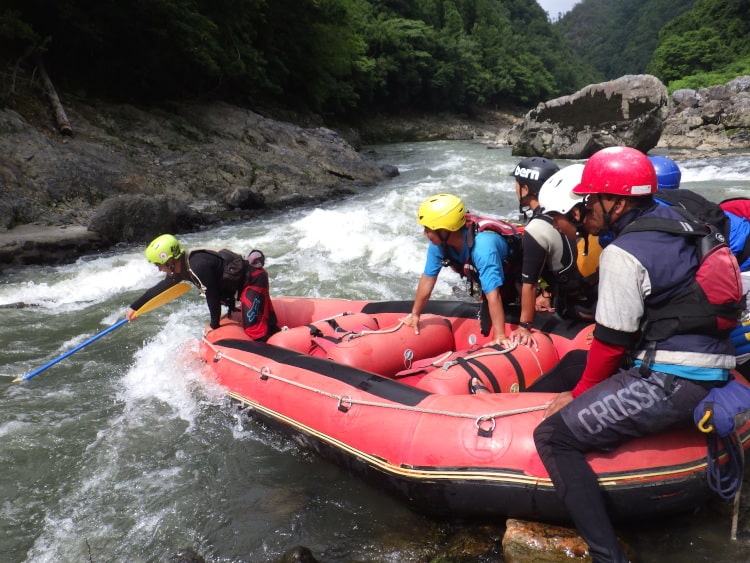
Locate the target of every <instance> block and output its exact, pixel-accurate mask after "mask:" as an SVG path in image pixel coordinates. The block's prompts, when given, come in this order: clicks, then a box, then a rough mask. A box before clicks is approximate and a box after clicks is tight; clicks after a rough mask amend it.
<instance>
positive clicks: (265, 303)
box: [240, 268, 279, 342]
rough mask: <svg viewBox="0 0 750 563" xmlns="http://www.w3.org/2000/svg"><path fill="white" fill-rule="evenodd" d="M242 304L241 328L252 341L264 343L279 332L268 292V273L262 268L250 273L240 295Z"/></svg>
mask: <svg viewBox="0 0 750 563" xmlns="http://www.w3.org/2000/svg"><path fill="white" fill-rule="evenodd" d="M240 302H241V303H242V328H243V329H245V334H247V335H248V336H249V337H250V338H252V339H253V340H260V341H261V342H265V341H266V340H267V339H268V337H269V336H271V335H272V334H274V333H276V332H278V331H279V326H278V321H277V320H276V312H275V311H274V310H273V303H272V302H271V296H270V294H269V291H268V273H267V272H266V271H265V270H264V269H263V268H257V269H253V270H251V271H250V273H249V274H248V281H247V285H245V288H244V289H243V290H242V293H241V295H240Z"/></svg>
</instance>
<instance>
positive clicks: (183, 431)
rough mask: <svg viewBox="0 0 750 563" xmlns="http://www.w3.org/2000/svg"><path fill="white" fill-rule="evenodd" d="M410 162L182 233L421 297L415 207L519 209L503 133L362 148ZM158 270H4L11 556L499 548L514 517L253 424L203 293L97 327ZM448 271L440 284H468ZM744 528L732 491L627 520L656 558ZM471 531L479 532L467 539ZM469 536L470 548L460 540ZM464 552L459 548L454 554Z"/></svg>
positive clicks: (425, 555)
mask: <svg viewBox="0 0 750 563" xmlns="http://www.w3.org/2000/svg"><path fill="white" fill-rule="evenodd" d="M365 151H366V152H367V153H368V154H369V155H370V156H372V157H373V158H375V159H377V160H379V161H381V162H383V163H387V164H392V165H395V166H397V167H398V168H399V170H400V172H401V174H400V175H399V176H398V177H396V178H394V179H393V180H391V181H389V182H387V183H384V184H382V185H379V186H376V187H374V188H368V189H366V190H363V191H361V192H359V193H357V194H355V195H352V196H349V197H347V198H346V199H342V200H339V201H335V202H329V203H325V204H321V205H318V206H315V207H306V208H300V209H295V210H291V211H286V212H284V213H280V214H274V215H272V216H268V217H264V218H258V219H254V220H253V221H250V222H247V223H245V224H234V225H229V226H223V227H220V228H216V229H211V230H206V231H202V232H200V233H195V234H190V235H183V236H180V239H181V241H182V243H183V246H185V247H187V248H199V247H227V248H230V249H233V250H236V251H238V252H242V253H243V254H247V252H249V251H250V250H251V249H253V248H258V249H261V250H263V251H264V252H265V254H266V256H267V262H266V267H267V269H268V271H269V274H270V278H271V290H272V295H305V296H321V297H344V298H355V299H370V300H380V299H411V298H413V296H414V291H415V288H416V283H417V280H418V278H419V275H420V273H421V269H422V266H423V263H424V255H425V251H426V245H427V240H426V239H425V238H424V236H423V235H422V231H421V227H419V225H418V224H417V223H416V219H415V216H416V210H417V208H418V206H419V204H420V203H421V202H422V201H423V200H424V199H425V198H427V197H428V196H430V195H433V194H436V193H445V192H448V193H454V194H456V195H459V196H460V197H462V198H463V200H464V202H465V204H466V206H467V208H468V209H469V210H470V211H473V212H477V213H482V214H492V215H497V216H500V217H505V218H509V219H513V220H517V219H518V210H517V204H516V202H515V193H514V189H513V185H514V184H513V179H512V177H511V176H510V174H511V172H512V170H513V168H514V166H515V164H516V163H517V162H518V161H519V160H520V159H519V158H516V157H513V156H512V155H511V154H510V150H509V149H507V148H503V149H493V150H490V149H488V148H486V147H485V146H484V145H481V144H478V143H473V142H459V141H450V142H448V141H446V142H431V143H411V144H409V143H405V144H394V145H386V146H375V147H367V148H366V149H365ZM679 164H680V166H681V168H682V172H683V176H682V182H683V183H682V186H683V187H687V188H691V189H695V190H696V191H699V192H700V193H703V194H704V195H707V196H708V197H710V198H711V199H713V200H715V201H718V200H720V199H723V198H726V197H735V196H741V195H750V158H748V157H745V156H739V155H732V154H727V155H724V156H719V157H712V158H705V159H698V158H696V159H688V160H681V161H679ZM158 279H159V273H158V272H157V271H156V268H154V267H153V266H151V265H149V264H148V263H147V262H146V260H145V258H144V256H143V248H141V247H137V248H136V247H132V248H123V249H120V250H118V251H116V252H112V253H108V254H101V255H95V256H87V257H84V258H82V259H80V260H78V261H77V262H76V263H74V264H70V265H64V266H54V267H52V266H49V267H25V268H21V269H16V270H11V271H6V272H4V273H3V277H2V278H0V305H3V304H6V305H7V304H12V303H23V304H25V305H26V306H25V307H23V308H2V309H0V318H1V319H2V321H0V336H1V337H2V342H3V346H2V349H0V366H1V367H0V396H1V397H2V409H0V444H1V447H0V554H2V555H0V560H2V561H8V562H21V561H27V562H29V563H39V562H81V561H93V562H97V563H99V562H110V561H111V562H120V561H133V562H141V561H143V562H150V561H167V560H169V558H170V557H171V555H172V554H174V553H176V552H178V551H180V550H182V549H185V548H191V549H193V550H195V551H196V552H197V553H199V554H201V555H202V556H203V557H205V559H206V561H210V562H251V561H252V562H256V561H258V562H260V561H274V560H277V559H278V558H279V557H280V556H281V555H282V554H284V553H285V552H287V551H288V550H289V549H291V548H293V547H295V546H299V545H302V546H306V547H307V548H309V549H310V550H311V551H312V553H313V555H314V556H315V557H316V558H317V559H318V560H320V561H325V562H344V561H378V562H380V561H393V562H396V561H398V562H401V561H429V560H430V559H431V558H433V557H434V556H435V555H436V554H442V553H445V552H448V551H450V550H451V549H453V548H455V546H456V545H463V543H467V544H468V545H475V544H478V545H483V546H484V547H486V546H487V545H488V544H489V545H490V546H493V545H494V548H493V549H492V550H491V551H490V555H487V553H486V552H485V554H484V555H481V552H482V551H483V550H478V551H479V553H480V554H473V555H472V551H471V549H469V548H466V549H465V550H464V552H465V555H464V556H463V558H461V559H460V561H464V562H473V561H476V562H479V561H489V560H493V561H498V560H502V557H501V554H502V547H501V545H500V540H501V538H502V533H503V528H504V521H502V520H500V521H492V522H479V523H456V522H450V523H449V522H440V521H434V520H432V519H430V518H428V517H427V516H424V515H420V514H415V513H413V512H411V511H410V510H409V509H408V508H407V507H406V506H404V505H403V504H401V503H400V502H398V501H396V500H394V499H391V498H390V497H388V496H386V495H385V494H383V493H381V492H380V491H378V490H377V489H375V488H373V487H371V486H370V485H368V484H367V483H364V482H362V481H360V480H359V479H357V478H355V477H354V476H352V475H350V474H349V473H347V472H346V471H345V470H344V469H342V468H339V467H338V466H335V465H333V464H331V463H329V462H328V461H325V460H322V459H320V458H318V457H317V456H316V455H315V454H312V453H310V452H308V451H305V450H302V449H301V448H300V447H298V445H297V444H296V443H294V442H293V441H291V440H288V439H286V438H284V437H282V436H280V435H278V434H276V433H274V432H272V431H270V430H268V429H266V428H265V427H263V426H261V425H259V424H257V423H255V422H253V421H249V420H247V419H246V418H244V417H243V416H241V414H239V413H238V412H237V410H236V408H235V407H234V406H233V405H232V404H231V403H230V402H229V401H228V400H227V399H226V398H225V396H224V394H223V393H222V390H221V389H220V388H218V387H217V386H215V385H212V384H210V383H208V382H207V379H206V377H205V372H204V371H203V370H204V368H203V367H202V366H201V364H200V362H199V361H198V360H197V356H196V352H197V347H198V339H199V338H200V336H201V334H202V330H203V326H204V324H205V322H206V321H207V319H208V312H207V309H206V306H205V302H204V301H202V300H201V298H200V297H199V295H198V293H197V291H191V292H190V293H188V294H186V295H184V296H182V297H180V298H179V299H178V300H176V301H173V302H171V303H169V304H167V305H165V306H163V307H162V308H160V309H158V310H156V311H152V312H150V313H148V314H145V315H144V316H143V317H141V318H140V319H138V320H137V321H135V322H133V323H130V324H127V325H125V326H123V327H122V328H119V329H118V330H116V331H113V332H112V333H110V334H108V335H106V336H104V337H102V338H101V339H99V340H97V341H96V342H94V343H92V344H90V345H88V346H86V347H85V348H84V349H82V350H80V351H79V352H77V353H75V354H73V355H71V356H70V357H68V358H66V359H65V360H63V361H61V362H60V363H58V364H56V365H54V366H52V367H50V368H48V369H46V370H44V371H42V372H41V373H40V374H39V375H37V376H36V377H34V378H33V379H30V380H29V381H27V382H24V383H13V382H12V381H13V378H16V377H20V376H23V375H24V374H26V373H29V372H31V371H32V370H34V369H36V368H38V367H40V366H42V365H44V364H45V363H47V362H49V361H50V360H52V359H54V358H56V357H58V356H60V355H61V354H63V353H65V352H66V351H68V350H70V349H72V348H74V347H75V346H77V345H79V344H81V343H82V342H84V341H86V339H88V338H90V337H92V336H93V335H95V334H97V333H98V332H100V331H102V330H104V329H106V328H107V327H109V326H110V325H112V324H114V323H116V322H117V321H119V320H120V319H122V318H123V314H124V312H125V309H126V308H127V306H128V304H129V303H130V302H132V301H133V300H134V299H135V298H136V297H137V296H138V295H140V294H141V292H142V291H143V290H144V289H145V288H147V287H150V286H151V285H153V284H154V283H156V281H158ZM457 283H458V277H457V276H456V275H455V274H453V273H452V272H448V271H445V272H444V273H443V274H441V276H440V278H439V282H438V284H437V286H436V289H435V292H434V294H433V299H440V298H444V299H448V298H452V296H453V287H454V286H455V285H456V284H457ZM746 496H747V495H746ZM742 504H743V508H742V512H741V515H740V526H739V534H738V536H739V537H738V540H737V541H736V542H730V541H729V531H730V519H731V506H730V505H728V504H726V503H723V502H719V501H717V502H716V503H711V504H710V505H709V506H707V507H702V508H700V509H699V510H697V511H696V513H695V514H691V515H685V516H680V517H676V518H674V519H671V520H670V521H668V522H659V523H658V524H654V523H650V524H648V525H642V526H634V527H629V528H624V529H623V530H622V534H623V536H624V537H625V538H626V539H628V540H629V541H630V542H631V544H632V545H633V546H634V547H635V549H636V551H637V552H638V554H639V556H640V557H641V560H642V561H660V562H662V561H706V562H709V561H710V562H722V561H726V562H730V561H732V562H734V561H747V560H750V501H743V503H742ZM467 537H468V538H471V539H473V540H475V541H474V542H472V541H468V542H466V541H465V540H466V538H467ZM462 542H463V543H462ZM454 560H458V559H454Z"/></svg>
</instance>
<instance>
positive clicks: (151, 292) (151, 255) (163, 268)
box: [125, 234, 244, 329]
mask: <svg viewBox="0 0 750 563" xmlns="http://www.w3.org/2000/svg"><path fill="white" fill-rule="evenodd" d="M146 259H147V260H148V261H149V262H151V263H152V264H155V265H156V267H157V268H158V269H159V271H160V272H164V273H165V274H166V277H165V278H164V279H163V280H162V281H160V282H159V283H157V284H156V285H154V286H153V287H151V288H149V289H147V290H146V291H145V292H144V293H143V295H141V296H140V297H139V298H138V299H136V300H135V301H134V302H133V303H132V304H131V305H130V307H128V310H127V311H126V312H125V318H126V319H128V321H132V320H133V319H134V318H137V317H134V316H135V312H136V311H137V310H138V309H140V308H141V306H142V305H143V304H144V303H146V302H147V301H148V300H149V299H151V298H153V297H156V296H157V295H159V294H160V293H162V292H164V291H166V290H167V289H169V288H170V287H172V286H174V285H177V284H178V283H180V282H183V281H189V282H190V283H192V284H193V285H195V287H197V288H198V290H199V291H200V292H201V295H202V296H204V297H205V298H206V305H208V311H209V314H210V316H211V319H210V326H211V328H212V329H216V328H219V324H220V319H221V305H222V301H224V303H225V304H226V305H227V306H228V307H229V308H230V309H233V308H234V305H235V303H234V297H233V296H232V297H230V296H229V295H228V293H229V292H228V291H226V288H225V287H224V285H225V284H224V267H225V260H224V258H222V256H221V254H219V253H218V252H214V251H213V250H204V249H197V250H194V251H192V252H189V253H186V252H185V251H184V250H183V249H182V246H181V245H180V243H179V241H178V240H177V239H176V238H175V237H174V235H168V234H166V235H160V236H158V237H156V238H155V239H154V240H153V241H151V243H150V244H149V245H148V246H147V247H146ZM243 285H244V284H243Z"/></svg>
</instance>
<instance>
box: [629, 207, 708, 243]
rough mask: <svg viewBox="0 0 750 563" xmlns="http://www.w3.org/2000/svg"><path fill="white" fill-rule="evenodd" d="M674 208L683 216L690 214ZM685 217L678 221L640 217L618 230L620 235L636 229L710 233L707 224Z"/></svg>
mask: <svg viewBox="0 0 750 563" xmlns="http://www.w3.org/2000/svg"><path fill="white" fill-rule="evenodd" d="M674 209H675V211H677V212H678V213H680V214H682V215H683V216H686V215H690V212H688V211H686V210H684V209H679V208H674ZM691 217H692V216H691ZM686 219H688V220H687V221H679V220H677V219H667V218H666V217H641V218H640V219H636V220H635V221H633V222H632V223H630V224H629V225H628V226H627V227H625V228H624V229H623V230H622V231H621V232H620V235H623V234H625V233H632V232H637V231H660V232H663V233H671V234H674V235H682V236H688V237H704V236H706V235H709V234H711V231H712V228H711V227H710V226H709V225H704V224H702V223H700V222H698V220H697V219H694V218H693V219H691V218H690V217H686Z"/></svg>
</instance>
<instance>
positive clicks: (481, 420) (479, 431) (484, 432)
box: [474, 416, 496, 438]
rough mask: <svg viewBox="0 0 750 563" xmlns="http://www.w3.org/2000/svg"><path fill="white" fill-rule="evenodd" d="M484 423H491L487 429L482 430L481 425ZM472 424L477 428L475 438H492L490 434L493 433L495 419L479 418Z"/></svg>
mask: <svg viewBox="0 0 750 563" xmlns="http://www.w3.org/2000/svg"><path fill="white" fill-rule="evenodd" d="M484 422H491V423H492V425H491V426H490V427H489V428H482V423H484ZM474 424H475V425H476V427H477V436H480V437H482V438H492V433H493V432H494V431H495V425H496V422H495V417H492V418H484V417H482V416H480V417H479V418H477V419H476V421H475V422H474Z"/></svg>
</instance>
